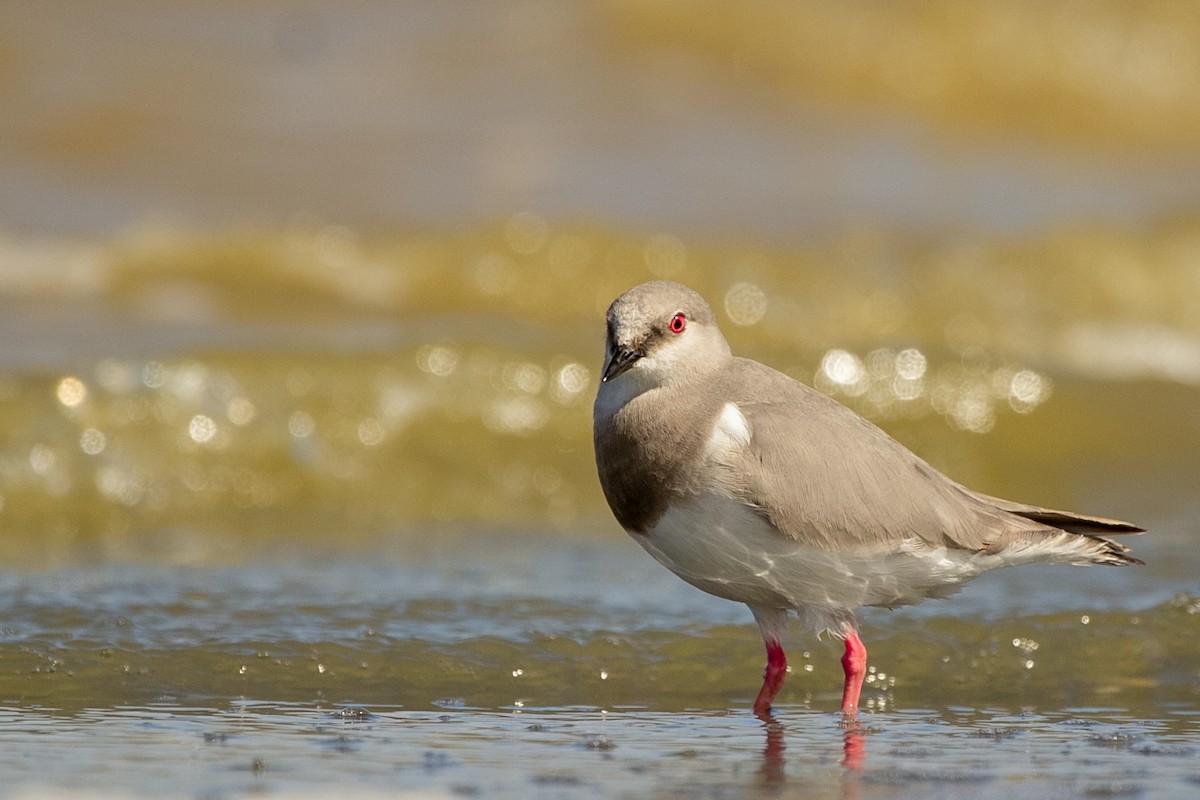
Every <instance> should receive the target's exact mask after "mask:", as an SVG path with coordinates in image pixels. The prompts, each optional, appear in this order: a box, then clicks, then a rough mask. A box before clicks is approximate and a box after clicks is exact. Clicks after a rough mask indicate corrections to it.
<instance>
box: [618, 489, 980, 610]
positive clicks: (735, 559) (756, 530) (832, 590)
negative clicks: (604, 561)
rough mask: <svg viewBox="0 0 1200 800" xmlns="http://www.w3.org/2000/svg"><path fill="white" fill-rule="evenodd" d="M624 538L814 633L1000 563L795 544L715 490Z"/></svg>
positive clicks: (931, 552)
mask: <svg viewBox="0 0 1200 800" xmlns="http://www.w3.org/2000/svg"><path fill="white" fill-rule="evenodd" d="M634 539H636V540H637V541H638V542H639V543H641V545H642V546H643V547H644V548H645V549H646V551H647V552H649V553H650V554H651V555H652V556H654V558H656V559H657V560H658V561H659V562H660V563H661V564H663V566H665V567H667V568H668V569H670V570H671V571H672V572H674V573H675V574H676V575H678V576H679V577H681V578H683V579H684V580H685V581H687V582H688V583H690V584H692V585H693V586H696V587H697V588H700V589H703V590H704V591H706V592H709V593H710V594H714V595H717V596H718V597H724V598H727V599H729V600H736V601H737V602H740V603H746V604H747V605H751V606H762V607H767V608H791V609H796V610H797V612H798V614H799V616H800V618H801V620H802V621H803V622H805V623H806V624H807V625H808V627H810V628H812V629H814V630H816V631H817V632H821V631H824V630H830V631H833V632H835V633H838V632H840V631H842V630H844V628H845V626H846V625H851V626H852V625H853V620H854V610H855V609H856V608H858V607H860V606H888V607H891V606H899V605H907V604H911V603H916V602H919V601H921V600H923V599H925V598H927V597H933V596H944V595H946V594H950V593H952V592H954V591H956V590H957V588H958V587H959V586H960V585H961V584H962V583H963V582H964V581H966V580H968V579H970V578H973V577H975V576H976V575H978V574H979V573H980V572H983V571H985V570H987V569H990V568H991V567H993V566H1000V565H1001V563H1002V562H1000V561H999V560H995V559H987V558H985V557H979V556H976V555H973V554H969V553H964V552H962V551H949V550H947V549H946V548H930V547H928V546H924V547H921V546H919V545H918V542H917V541H916V540H914V541H913V542H905V543H902V544H901V545H900V546H899V547H898V548H896V549H895V550H893V551H890V552H876V553H868V552H852V551H846V552H839V551H835V550H830V549H826V548H820V547H815V546H812V545H805V544H801V543H798V542H796V541H793V540H792V539H789V538H787V537H785V536H783V535H782V534H780V533H779V532H778V531H776V530H775V529H774V528H773V527H772V526H771V525H770V524H769V523H768V522H767V521H766V520H764V519H763V518H762V517H761V516H759V515H758V514H757V513H755V512H754V511H753V510H751V509H750V508H748V507H746V506H745V505H743V504H742V503H740V502H738V501H737V500H734V499H732V498H730V497H728V496H727V495H724V494H720V493H715V492H714V493H708V494H703V495H698V496H696V497H695V498H693V499H692V500H691V501H690V502H687V503H684V504H682V505H677V506H675V507H673V508H672V509H670V510H669V511H667V513H665V514H664V515H663V516H662V517H661V518H660V519H659V521H658V522H657V523H656V524H655V525H654V526H653V527H652V528H651V529H650V530H649V531H647V533H646V535H635V536H634ZM989 560H993V561H995V563H988V562H989Z"/></svg>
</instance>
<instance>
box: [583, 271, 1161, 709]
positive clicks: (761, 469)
mask: <svg viewBox="0 0 1200 800" xmlns="http://www.w3.org/2000/svg"><path fill="white" fill-rule="evenodd" d="M606 322H607V326H606V328H607V329H606V338H605V352H604V363H603V367H602V370H601V373H600V382H599V388H598V390H597V393H596V398H595V403H594V406H593V414H592V425H593V444H594V448H595V458H596V468H597V472H598V474H599V479H600V485H601V488H602V489H603V492H604V496H605V499H606V500H607V502H608V505H609V507H610V509H611V510H612V513H613V515H614V516H615V517H616V520H617V522H618V523H619V524H620V525H621V527H623V528H624V529H625V531H626V532H628V533H629V534H630V535H631V536H632V538H633V539H634V540H635V541H636V542H637V543H638V544H640V545H641V546H642V547H643V548H645V550H646V551H647V552H648V553H649V554H650V555H651V556H653V557H654V558H655V559H656V560H658V561H659V562H660V563H661V564H662V565H664V566H665V567H667V568H668V569H670V570H671V571H672V572H674V573H675V574H676V575H678V576H679V577H680V578H682V579H683V580H685V581H687V582H688V583H690V584H691V585H693V586H695V587H697V588H699V589H702V590H703V591H705V592H708V593H709V594H712V595H716V596H717V597H722V598H725V599H728V600H733V601H736V602H739V603H745V604H746V605H747V606H749V609H750V612H751V614H752V615H753V617H754V620H755V621H756V622H757V624H758V627H759V630H760V632H761V633H762V637H763V642H764V644H765V646H766V651H767V664H766V669H765V671H764V674H763V683H762V688H761V689H760V690H759V693H758V695H757V697H756V698H755V701H754V706H753V710H754V713H755V715H757V716H758V717H759V718H761V719H764V720H770V719H772V704H773V703H774V701H775V698H776V696H777V695H778V693H779V691H780V689H781V688H782V686H783V682H784V676H785V674H786V672H787V655H786V653H785V651H784V648H783V644H782V642H783V636H784V633H785V630H786V628H787V626H788V620H789V617H790V616H791V615H795V617H796V618H797V619H798V621H799V622H801V623H802V624H803V625H804V627H806V628H807V629H808V630H809V631H810V632H812V633H815V634H816V635H817V636H821V635H823V634H829V635H832V636H833V637H836V638H838V639H841V640H842V641H843V642H844V645H845V654H844V655H843V656H842V659H841V663H842V669H843V673H844V682H843V687H842V702H841V709H840V710H841V714H842V719H843V721H848V720H855V719H856V718H857V712H858V709H859V698H860V693H861V689H862V684H863V678H864V676H865V674H866V663H867V650H866V646H865V645H864V644H863V642H862V640H861V638H860V636H859V630H858V614H857V612H858V610H859V609H860V608H862V607H883V608H895V607H897V606H904V605H909V604H914V603H918V602H921V601H922V600H925V599H926V598H933V597H945V596H947V595H950V594H953V593H954V592H955V591H957V590H958V589H959V588H961V586H962V585H963V584H964V583H965V582H966V581H968V580H970V579H971V578H974V577H976V576H978V575H980V574H982V573H984V572H987V571H989V570H991V569H994V568H997V567H1004V566H1012V565H1020V564H1027V563H1033V562H1054V563H1066V564H1108V565H1114V566H1124V565H1131V564H1143V563H1144V562H1143V561H1141V560H1140V559H1138V558H1136V557H1134V556H1133V555H1131V554H1130V549H1129V548H1128V547H1126V546H1124V545H1122V544H1119V543H1118V542H1116V541H1113V540H1112V539H1111V538H1109V537H1110V536H1111V535H1114V534H1134V533H1142V532H1143V531H1144V529H1142V528H1139V527H1137V526H1135V525H1132V524H1130V523H1128V522H1122V521H1120V520H1114V519H1105V518H1103V517H1094V516H1085V515H1083V514H1075V513H1071V512H1068V511H1058V510H1055V509H1050V508H1042V507H1040V506H1034V505H1025V504H1023V503H1016V502H1012V501H1009V500H1003V499H1000V498H997V497H990V496H988V495H986V494H982V493H980V492H976V491H973V490H971V489H968V488H966V487H965V486H962V485H961V484H959V483H956V482H955V481H953V480H952V479H950V478H948V477H947V476H945V475H944V474H942V473H941V472H939V471H938V470H937V469H935V468H934V467H932V466H930V465H929V464H928V463H927V462H925V461H924V460H922V459H921V458H920V457H918V456H917V455H916V454H914V453H913V452H911V451H910V450H909V449H908V448H906V447H905V446H904V445H902V444H900V443H899V442H897V441H896V440H895V439H893V438H892V437H891V436H889V435H888V434H886V433H885V432H884V431H883V430H881V429H880V428H878V427H877V426H876V425H874V424H873V423H871V422H870V421H868V420H866V419H865V418H863V417H862V416H860V415H858V414H857V413H855V412H854V411H852V410H850V409H849V408H847V407H846V406H844V405H842V404H841V403H838V402H837V401H836V400H834V399H833V398H830V397H828V396H827V395H825V394H822V393H821V392H819V391H817V390H815V389H813V388H811V387H809V386H807V385H805V384H804V383H801V382H800V381H797V380H795V379H793V378H791V377H789V376H787V375H785V374H783V373H782V372H779V371H777V370H775V369H773V368H771V367H769V366H766V365H764V364H762V363H759V362H757V361H753V360H751V359H747V358H740V357H737V356H735V355H733V353H732V351H731V350H730V347H729V344H728V342H727V341H726V340H725V337H724V335H723V334H722V333H721V330H720V328H719V327H718V324H717V318H716V316H715V314H714V313H713V310H712V308H711V307H710V306H709V305H708V303H707V302H705V300H704V298H703V297H702V296H701V295H700V294H698V293H697V292H695V291H693V290H692V289H690V288H688V287H686V286H684V285H682V284H679V283H675V282H672V281H661V280H657V281H650V282H648V283H643V284H640V285H638V286H635V287H633V288H631V289H629V290H628V291H626V292H625V293H624V294H622V295H620V296H619V297H617V298H616V299H615V300H614V301H613V302H612V304H611V305H610V306H609V308H608V312H607V315H606Z"/></svg>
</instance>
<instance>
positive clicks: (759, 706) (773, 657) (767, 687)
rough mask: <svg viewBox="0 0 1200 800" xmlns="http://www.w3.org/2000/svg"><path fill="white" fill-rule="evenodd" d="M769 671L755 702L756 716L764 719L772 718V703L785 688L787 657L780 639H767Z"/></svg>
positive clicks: (764, 676)
mask: <svg viewBox="0 0 1200 800" xmlns="http://www.w3.org/2000/svg"><path fill="white" fill-rule="evenodd" d="M766 644H767V669H766V672H764V673H763V685H762V688H761V689H759V690H758V697H757V698H755V700H754V714H755V716H757V717H760V718H762V719H769V718H770V716H771V703H773V702H774V701H775V695H777V694H779V690H780V689H781V688H783V678H784V676H785V675H787V655H786V654H785V653H784V652H783V645H781V644H780V643H779V640H778V639H767V640H766Z"/></svg>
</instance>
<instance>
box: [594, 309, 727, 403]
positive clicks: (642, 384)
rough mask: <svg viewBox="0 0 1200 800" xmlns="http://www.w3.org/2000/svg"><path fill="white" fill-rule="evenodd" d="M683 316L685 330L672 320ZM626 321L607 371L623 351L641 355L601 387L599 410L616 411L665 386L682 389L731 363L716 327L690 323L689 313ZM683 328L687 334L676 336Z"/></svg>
mask: <svg viewBox="0 0 1200 800" xmlns="http://www.w3.org/2000/svg"><path fill="white" fill-rule="evenodd" d="M679 315H682V326H680V325H679V323H678V322H676V324H675V325H672V320H678V319H679ZM633 322H634V323H635V324H626V321H625V320H620V321H619V322H618V323H617V325H616V326H615V330H614V331H613V332H612V336H611V337H610V339H609V341H608V343H607V346H606V351H605V361H604V363H605V366H606V367H607V366H608V365H609V364H611V363H612V362H613V359H614V358H617V357H618V354H619V352H620V351H621V350H624V351H626V352H629V351H633V352H635V353H637V354H639V355H638V356H637V358H636V360H634V361H632V363H631V364H630V365H629V367H628V368H627V369H626V370H625V371H624V372H621V373H620V374H619V375H616V376H614V377H612V378H610V379H608V380H607V381H604V382H602V383H601V384H600V391H599V394H598V395H597V403H596V410H597V411H598V412H599V411H605V410H606V411H615V410H616V409H618V408H620V407H621V406H623V405H624V404H625V403H627V402H628V401H629V400H631V399H632V398H634V397H636V396H638V395H639V394H642V393H643V392H646V391H649V390H650V389H656V388H659V387H663V386H669V385H671V384H676V383H680V382H683V381H687V380H689V379H690V378H693V377H694V376H696V375H697V374H703V373H705V372H707V371H709V370H711V369H713V368H715V367H717V366H719V365H720V364H722V363H723V362H724V361H725V360H727V359H728V358H729V346H728V345H727V344H726V343H725V339H724V337H723V336H721V332H720V330H718V329H717V327H716V326H715V325H706V324H703V323H699V322H696V321H694V320H691V319H688V318H687V316H686V313H685V312H673V313H671V314H669V315H666V316H665V318H664V319H662V320H657V321H652V320H646V319H644V318H643V319H636V320H633ZM676 327H682V330H675V328H676Z"/></svg>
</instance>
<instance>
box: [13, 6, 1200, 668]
mask: <svg viewBox="0 0 1200 800" xmlns="http://www.w3.org/2000/svg"><path fill="white" fill-rule="evenodd" d="M654 277H665V278H672V279H676V280H680V281H683V282H686V283H688V284H690V285H692V286H693V287H694V288H696V289H698V290H700V291H701V292H702V293H704V294H705V295H706V296H707V297H708V298H709V299H710V301H711V302H712V304H713V306H714V308H716V309H717V312H718V315H719V316H720V319H721V323H722V326H723V328H724V329H725V331H726V334H727V335H728V336H729V338H730V339H731V340H732V342H733V345H734V347H735V350H737V351H739V352H740V353H741V354H744V355H750V356H753V357H756V358H759V359H762V360H765V361H768V362H769V363H771V364H773V365H775V366H777V367H779V368H781V369H784V370H785V371H787V372H788V373H789V374H792V375H793V376H795V377H797V378H799V379H801V380H804V381H806V382H808V383H811V384H813V385H816V386H817V387H818V388H819V389H821V390H822V391H825V392H827V393H829V394H832V395H834V396H836V397H838V398H839V399H840V400H842V401H843V402H846V403H848V404H849V405H851V406H852V407H854V408H855V409H857V410H858V411H860V412H862V413H863V414H865V415H867V416H868V417H870V418H871V419H873V420H875V421H876V422H878V423H879V424H880V425H882V426H883V427H885V428H886V429H887V430H889V431H890V432H891V433H893V435H895V436H897V437H898V438H900V439H901V440H902V441H904V442H905V443H906V444H908V445H909V446H911V447H913V448H915V449H917V450H918V452H920V453H921V454H922V455H923V456H925V457H926V458H927V459H928V460H930V461H931V462H932V463H933V464H934V465H936V466H938V467H939V468H941V469H943V470H944V471H947V472H948V473H949V474H951V475H952V476H953V477H955V478H957V479H958V480H960V481H963V482H965V483H968V484H970V485H972V486H974V487H976V488H979V489H981V490H984V491H987V492H991V493H994V494H1001V495H1006V496H1013V497H1015V498H1017V499H1021V500H1025V501H1028V502H1033V503H1040V504H1046V505H1052V506H1061V507H1069V508H1077V509H1079V510H1084V511H1088V512H1091V513H1097V514H1106V515H1111V516H1119V517H1125V518H1130V519H1134V520H1136V521H1139V522H1141V523H1142V524H1145V525H1147V526H1150V527H1156V528H1158V529H1160V530H1161V531H1162V532H1161V533H1159V534H1158V539H1157V544H1154V545H1152V546H1155V547H1166V546H1174V545H1179V544H1182V542H1183V539H1182V538H1180V537H1188V536H1190V537H1192V538H1191V539H1189V541H1194V534H1195V533H1196V523H1195V519H1196V518H1197V512H1200V502H1198V500H1197V492H1196V489H1197V485H1198V483H1200V471H1198V468H1197V458H1196V456H1197V452H1198V449H1197V445H1198V444H1200V11H1198V10H1197V7H1196V6H1194V5H1191V4H1175V3H1142V2H1131V1H1128V0H1101V1H1100V2H1065V3H1053V4H1050V3H1042V2H1037V1H1036V0H1028V2H1025V1H1020V0H1019V1H1018V2H965V3H963V2H952V1H951V0H906V1H905V2H895V3H874V2H861V3H857V2H851V3H838V4H835V5H830V4H827V3H805V2H791V1H790V0H789V1H788V2H782V1H780V2H776V1H774V0H749V1H748V2H744V3H738V4H726V3H715V2H691V1H689V2H684V0H678V1H673V0H655V1H654V2H649V1H648V0H597V1H596V2H590V3H557V2H538V1H536V0H498V1H497V2H490V3H486V4H479V3H466V2H438V3H433V2H403V3H394V2H371V0H352V2H347V3H340V4H336V6H331V5H328V4H318V3H310V2H276V1H275V0H251V1H250V2H242V3H236V4H225V3H213V2H197V1H193V0H184V1H181V2H175V3H170V4H166V5H163V4H157V3H145V2H137V1H136V0H135V2H128V3H121V4H115V5H113V4H106V5H105V6H104V7H103V8H101V7H99V6H97V5H96V4H94V3H85V2H76V3H72V2H60V3H53V4H46V3H34V2H8V3H4V4H3V5H0V560H2V561H3V563H5V564H8V565H15V566H17V567H19V566H21V565H29V566H53V565H58V564H72V563H93V562H95V561H121V562H123V561H131V560H132V561H140V560H150V561H158V562H165V563H168V564H214V563H224V562H229V561H233V562H237V561H242V560H244V559H247V558H257V557H261V556H264V555H269V554H276V555H278V554H280V553H291V552H295V550H296V549H297V548H300V549H304V550H307V551H310V552H317V553H320V552H326V551H339V552H346V551H351V552H352V551H361V552H368V553H369V552H371V551H372V550H373V549H374V548H376V547H378V546H379V544H378V543H379V541H380V537H387V536H391V535H393V534H395V533H398V532H399V533H404V532H411V531H416V532H420V533H421V534H422V535H427V534H430V533H436V532H438V531H448V530H456V531H473V532H477V533H480V534H481V535H482V534H485V533H486V534H501V533H504V532H506V531H515V530H539V531H545V532H549V533H551V534H554V535H564V534H570V535H590V534H598V535H602V536H608V537H614V542H618V541H619V542H621V543H622V544H623V543H624V542H623V540H622V539H617V538H616V537H620V536H621V534H620V532H619V529H618V528H617V526H616V524H615V523H614V522H613V521H612V520H611V518H610V516H609V514H608V511H607V509H606V508H605V506H604V503H603V499H602V497H601V495H600V492H599V489H598V486H597V483H596V479H595V476H594V468H593V463H592V455H591V433H590V424H591V422H590V414H591V400H592V396H593V394H594V391H595V386H596V381H597V369H598V367H599V363H600V358H601V355H602V318H603V311H604V309H605V307H606V306H607V304H608V303H609V302H610V301H611V300H612V298H613V297H615V296H616V295H617V294H618V293H620V292H621V291H623V290H624V289H626V288H628V287H629V286H631V285H633V284H635V283H638V282H640V281H642V280H646V279H649V278H654ZM1144 541H1146V542H1147V543H1148V544H1149V543H1150V539H1146V540H1144ZM1172 543H1174V545H1172ZM1192 574H1193V575H1194V573H1192ZM666 579H667V578H666V577H665V576H664V580H666ZM514 674H515V673H514Z"/></svg>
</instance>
